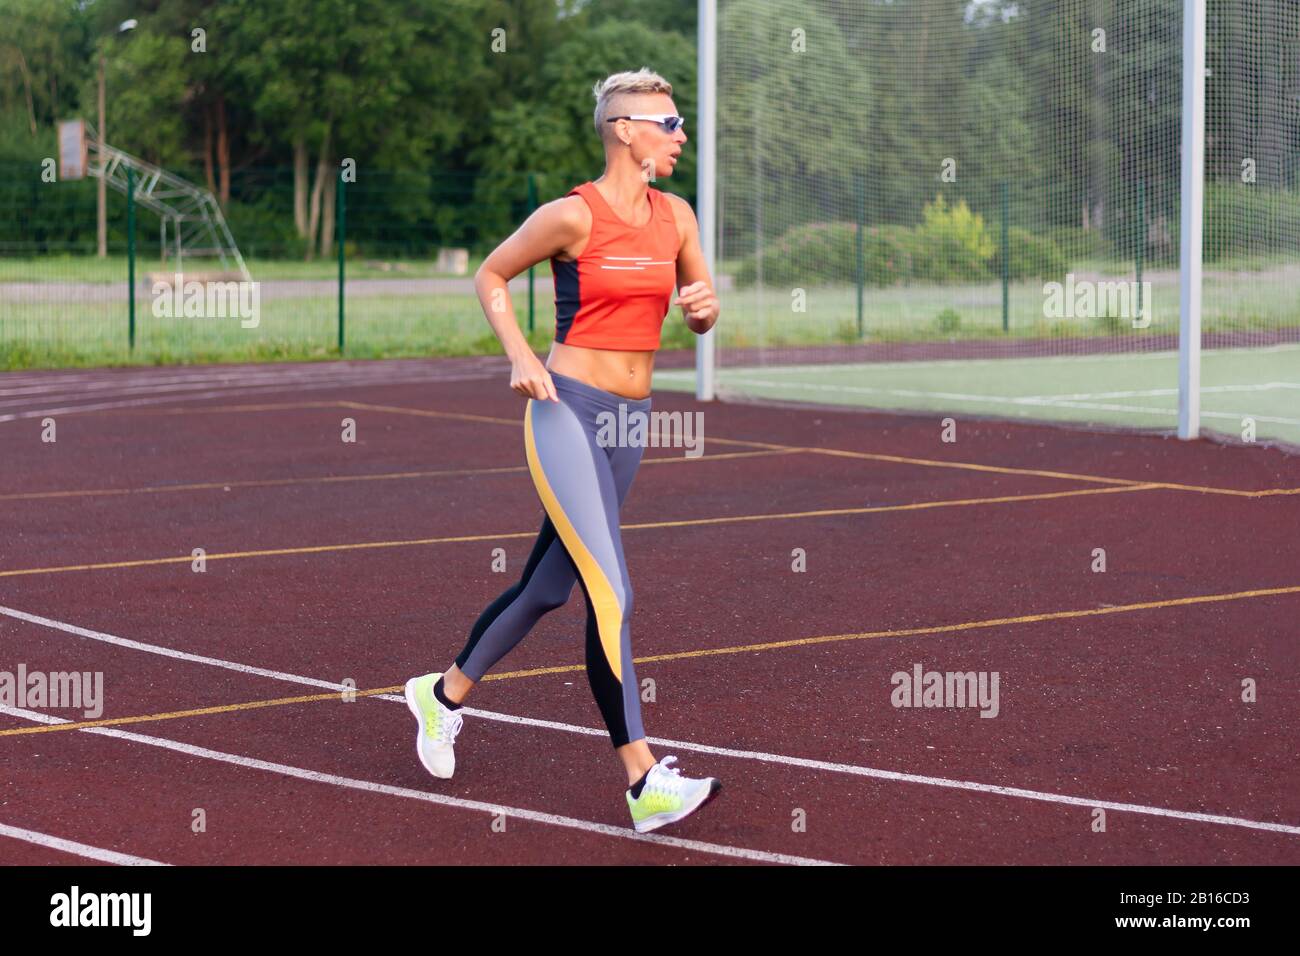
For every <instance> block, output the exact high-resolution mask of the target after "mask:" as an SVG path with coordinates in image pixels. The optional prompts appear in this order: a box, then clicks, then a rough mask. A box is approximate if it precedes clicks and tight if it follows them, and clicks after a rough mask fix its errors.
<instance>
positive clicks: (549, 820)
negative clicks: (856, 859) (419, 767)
mask: <svg viewBox="0 0 1300 956" xmlns="http://www.w3.org/2000/svg"><path fill="white" fill-rule="evenodd" d="M0 713H3V714H8V715H10V716H14V717H22V718H25V719H27V720H33V721H36V722H37V723H42V724H64V723H71V721H68V720H66V719H64V718H62V717H51V716H49V715H48V714H41V713H37V712H36V711H31V710H22V709H20V708H17V707H4V706H0ZM77 732H78V733H86V734H98V735H100V736H102V737H114V738H116V739H118V740H129V741H131V742H132V743H138V744H145V745H146V746H150V747H161V748H162V749H164V750H172V751H175V752H176V753H181V754H185V755H186V756H189V757H200V758H202V759H204V760H216V761H220V762H221V763H228V764H234V765H235V766H237V767H244V768H247V769H251V770H265V771H266V772H267V773H276V774H280V775H281V776H285V777H296V778H297V779H299V780H309V781H311V782H312V783H323V784H328V785H330V786H335V787H347V788H349V789H352V790H362V791H365V792H367V793H379V794H383V795H385V796H389V797H405V798H407V799H409V800H421V801H423V802H425V803H433V804H438V805H439V806H444V807H455V808H457V809H459V810H474V811H478V812H480V813H488V814H492V815H494V816H495V815H496V814H499V813H504V814H506V816H507V817H513V818H515V819H517V820H528V821H530V822H532V823H542V824H546V825H548V826H556V827H567V828H569V829H572V830H582V831H584V832H587V833H597V834H600V835H602V836H610V837H617V838H619V839H623V840H633V841H635V842H637V843H654V844H658V845H660V846H671V847H676V848H678V849H681V850H695V851H696V852H698V853H712V854H714V855H716V856H726V857H731V858H733V859H741V860H750V861H753V862H755V863H783V864H786V865H790V866H841V865H842V864H838V863H832V862H830V861H829V860H817V859H813V858H811V857H805V856H792V855H790V854H788V853H769V852H768V851H766V850H750V849H747V848H745V847H737V846H728V845H726V844H723V843H705V842H704V841H702V840H686V839H683V838H681V837H670V836H663V835H660V834H655V833H637V832H636V830H634V829H632V828H631V827H616V826H611V825H610V824H608V823H595V822H593V821H591V820H579V819H577V818H575V817H563V816H559V815H558V814H554V813H542V812H540V811H538V810H526V809H524V808H523V807H510V806H506V805H504V804H497V803H483V802H482V801H479V800H465V799H462V798H460V797H446V796H443V795H442V794H439V793H429V792H427V791H424V790H412V789H411V788H410V787H395V786H392V785H391V784H387V783H375V782H374V781H371V780H357V779H356V778H354V777H341V776H339V775H338V774H333V773H322V772H321V771H319V770H307V769H304V768H302V767H291V766H289V765H288V764H282V763H274V762H272V761H270V760H259V759H257V758H256V757H244V756H241V755H239V754H228V753H224V752H222V751H220V750H209V749H208V748H207V747H198V746H195V745H194V744H187V743H182V742H181V741H179V740H168V739H167V738H165V737H149V736H146V735H144V734H137V733H132V732H131V731H129V730H117V729H115V728H111V727H86V728H82V729H80V730H78V731H77Z"/></svg>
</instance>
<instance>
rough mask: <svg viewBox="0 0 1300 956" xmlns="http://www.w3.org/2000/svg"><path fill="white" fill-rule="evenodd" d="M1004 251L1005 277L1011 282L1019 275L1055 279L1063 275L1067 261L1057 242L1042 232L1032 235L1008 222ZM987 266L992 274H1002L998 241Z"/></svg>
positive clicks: (1027, 277) (1020, 276) (1019, 276)
mask: <svg viewBox="0 0 1300 956" xmlns="http://www.w3.org/2000/svg"><path fill="white" fill-rule="evenodd" d="M1007 251H1008V253H1009V256H1008V258H1009V260H1010V269H1009V270H1008V273H1007V274H1008V276H1009V278H1010V279H1011V280H1012V281H1013V282H1014V281H1017V280H1020V279H1057V280H1058V281H1059V280H1060V278H1061V276H1063V275H1065V273H1066V271H1067V270H1068V268H1069V263H1068V261H1067V259H1066V257H1065V254H1064V253H1063V252H1061V248H1060V246H1058V245H1057V244H1056V243H1055V242H1053V241H1052V240H1051V239H1049V238H1048V237H1046V236H1036V235H1034V234H1033V233H1032V232H1030V231H1029V230H1028V229H1021V228H1020V227H1019V226H1012V227H1011V228H1009V229H1008V230H1007ZM989 266H990V268H991V269H992V272H993V274H994V275H995V276H998V277H999V278H1000V277H1001V276H1002V244H1001V243H1000V242H999V243H998V248H997V251H996V252H995V253H994V254H993V258H992V260H991V261H990V262H989Z"/></svg>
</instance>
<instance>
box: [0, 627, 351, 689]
mask: <svg viewBox="0 0 1300 956" xmlns="http://www.w3.org/2000/svg"><path fill="white" fill-rule="evenodd" d="M0 614H3V615H5V616H7V617H12V618H16V619H18V620H20V621H26V622H28V623H29V624H39V625H41V626H42V627H48V628H52V629H53V630H56V631H63V632H65V633H67V634H75V635H76V636H77V637H84V638H87V639H89V640H92V641H102V642H103V643H105V644H115V645H117V646H118V647H126V648H130V649H131V650H134V651H144V652H145V653H146V654H158V655H160V656H162V657H171V658H174V659H176V660H180V661H189V662H190V663H193V664H206V665H208V666H209V667H220V668H224V669H225V670H229V671H238V672H239V673H241V674H252V675H254V676H257V677H269V678H270V679H272V680H281V681H287V682H289V683H293V684H306V685H308V686H309V687H323V688H325V689H327V690H346V689H347V688H346V687H345V686H344V685H343V684H337V683H334V682H333V681H327V680H316V679H315V678H311V677H298V676H297V675H295V674H286V673H284V672H283V671H273V670H268V669H267V668H265V667H253V666H252V665H249V664H237V663H235V662H234V661H223V660H221V659H220V658H216V657H204V656H203V655H201V654H190V653H187V652H186V651H178V650H174V649H172V648H170V647H162V646H161V645H158V644H146V643H144V642H143V641H133V640H131V639H130V638H126V637H117V636H115V635H113V634H104V633H103V632H101V631H92V630H90V629H88V628H84V627H77V625H75V624H65V623H63V622H62V621H55V620H53V619H51V618H48V617H41V616H40V615H39V614H28V613H27V612H26V611H18V610H15V609H14V608H11V607H0Z"/></svg>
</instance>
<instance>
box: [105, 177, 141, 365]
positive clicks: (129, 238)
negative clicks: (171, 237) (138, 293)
mask: <svg viewBox="0 0 1300 956" xmlns="http://www.w3.org/2000/svg"><path fill="white" fill-rule="evenodd" d="M100 181H101V182H102V181H103V180H100ZM126 313H127V316H128V319H127V323H128V324H127V341H128V343H129V346H130V350H131V351H132V352H134V351H135V170H134V169H132V168H131V167H130V166H127V167H126Z"/></svg>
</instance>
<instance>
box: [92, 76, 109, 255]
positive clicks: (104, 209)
mask: <svg viewBox="0 0 1300 956" xmlns="http://www.w3.org/2000/svg"><path fill="white" fill-rule="evenodd" d="M106 125H107V123H106V121H105V119H104V54H103V53H101V54H100V55H99V130H98V135H99V188H98V191H97V192H96V197H95V202H96V209H97V212H98V215H99V222H98V231H97V236H98V246H97V249H98V255H99V258H101V259H103V258H106V257H107V256H108V179H107V173H108V161H107V156H108V153H107V152H106V151H105V148H104V137H105V136H106V135H107V134H106V132H105V130H104V127H105V126H106Z"/></svg>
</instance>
